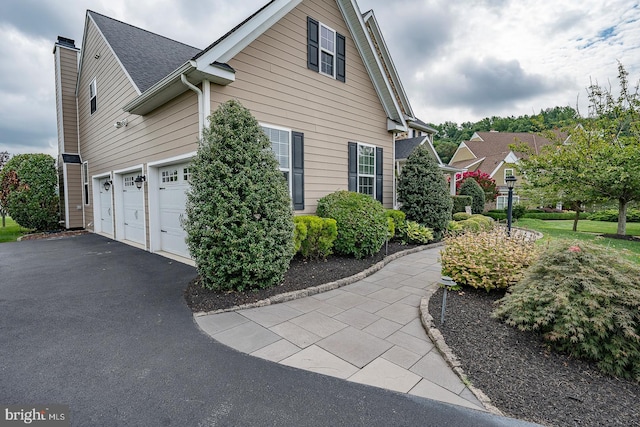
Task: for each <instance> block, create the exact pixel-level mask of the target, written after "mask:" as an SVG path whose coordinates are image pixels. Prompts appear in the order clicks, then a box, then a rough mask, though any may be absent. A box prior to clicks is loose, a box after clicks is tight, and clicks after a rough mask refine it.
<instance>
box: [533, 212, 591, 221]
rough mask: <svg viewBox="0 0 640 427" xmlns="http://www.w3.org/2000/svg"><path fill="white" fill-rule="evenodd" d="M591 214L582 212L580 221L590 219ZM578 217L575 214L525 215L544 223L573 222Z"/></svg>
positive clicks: (546, 213) (534, 213)
mask: <svg viewBox="0 0 640 427" xmlns="http://www.w3.org/2000/svg"><path fill="white" fill-rule="evenodd" d="M588 216H589V214H587V213H586V212H580V216H579V218H580V219H588ZM575 217H576V213H575V212H545V213H542V212H527V213H525V214H524V218H531V219H541V220H543V221H551V220H567V219H569V220H573V219H575Z"/></svg>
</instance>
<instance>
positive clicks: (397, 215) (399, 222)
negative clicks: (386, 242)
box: [384, 209, 407, 239]
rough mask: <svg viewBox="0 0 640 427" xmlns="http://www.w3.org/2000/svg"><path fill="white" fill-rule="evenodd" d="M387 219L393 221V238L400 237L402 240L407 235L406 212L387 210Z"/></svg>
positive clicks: (385, 212)
mask: <svg viewBox="0 0 640 427" xmlns="http://www.w3.org/2000/svg"><path fill="white" fill-rule="evenodd" d="M384 214H385V215H386V216H387V218H390V219H391V220H392V221H393V228H394V233H391V237H390V238H393V237H394V236H398V237H399V238H400V239H402V238H404V237H405V236H406V235H407V220H406V215H405V214H404V212H402V211H399V210H396V209H387V210H385V211H384Z"/></svg>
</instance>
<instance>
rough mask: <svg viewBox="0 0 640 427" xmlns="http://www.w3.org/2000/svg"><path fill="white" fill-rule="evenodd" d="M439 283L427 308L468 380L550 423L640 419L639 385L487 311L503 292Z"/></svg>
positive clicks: (515, 410)
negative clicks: (562, 351) (444, 296)
mask: <svg viewBox="0 0 640 427" xmlns="http://www.w3.org/2000/svg"><path fill="white" fill-rule="evenodd" d="M442 292H443V291H442V289H440V290H438V291H437V292H436V293H435V294H434V295H433V296H432V297H431V299H430V300H429V313H430V314H431V315H432V316H433V318H434V323H435V325H436V327H437V328H438V329H439V330H440V332H442V335H443V336H444V339H445V342H446V343H447V345H449V347H451V349H452V351H453V353H454V354H455V355H456V356H457V357H458V358H459V359H460V362H461V364H462V368H463V369H464V371H465V373H466V374H467V376H468V378H469V380H470V381H471V383H472V384H473V385H474V386H476V387H478V388H479V389H480V390H482V391H483V392H484V393H485V394H486V395H487V396H489V398H490V399H491V401H492V403H493V404H494V405H495V406H496V407H498V408H499V409H500V410H501V411H503V412H504V413H505V414H506V415H509V416H511V417H515V418H519V419H523V420H527V421H531V422H536V423H540V424H543V425H547V426H625V427H628V426H640V384H638V383H635V382H631V381H626V380H620V379H616V378H613V377H610V376H607V375H605V374H602V373H600V372H599V371H598V370H597V369H596V368H595V366H592V365H591V364H589V363H586V362H583V361H581V360H576V359H573V358H571V357H569V356H567V355H562V354H557V353H555V352H552V351H551V350H549V349H548V348H547V346H546V345H545V344H544V342H543V341H542V339H541V338H540V337H539V336H538V335H535V334H532V333H525V332H520V331H518V330H517V329H515V328H512V327H510V326H507V325H505V324H503V323H501V322H499V321H497V320H495V319H492V318H491V317H490V313H491V311H492V309H493V306H494V302H495V301H497V300H498V299H500V298H501V297H502V296H503V295H504V292H490V293H487V292H486V291H484V290H465V291H464V292H448V294H447V307H446V317H445V323H444V325H441V324H440V311H441V307H442V305H441V304H442Z"/></svg>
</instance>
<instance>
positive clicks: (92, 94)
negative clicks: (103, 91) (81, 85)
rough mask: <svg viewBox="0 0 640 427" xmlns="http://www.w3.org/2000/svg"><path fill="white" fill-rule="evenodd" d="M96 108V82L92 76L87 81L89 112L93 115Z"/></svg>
mask: <svg viewBox="0 0 640 427" xmlns="http://www.w3.org/2000/svg"><path fill="white" fill-rule="evenodd" d="M97 110H98V82H97V81H96V78H95V77H94V78H93V80H91V83H89V113H90V114H91V115H93V113H95V112H96V111H97Z"/></svg>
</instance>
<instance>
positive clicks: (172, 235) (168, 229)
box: [158, 163, 189, 258]
mask: <svg viewBox="0 0 640 427" xmlns="http://www.w3.org/2000/svg"><path fill="white" fill-rule="evenodd" d="M159 173H160V177H159V178H160V180H159V181H160V186H159V192H158V193H159V195H160V196H159V201H158V202H159V203H158V204H159V207H160V247H161V249H162V250H163V251H166V252H171V253H172V254H176V255H180V256H183V257H186V258H188V257H189V250H188V249H187V244H186V243H185V238H186V236H187V233H186V232H185V231H184V230H183V228H182V225H181V224H180V221H181V219H182V218H183V217H184V215H185V205H186V202H187V196H186V192H187V190H188V189H189V165H188V164H187V163H184V164H180V165H172V166H167V167H163V168H161V169H160V170H159Z"/></svg>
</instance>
